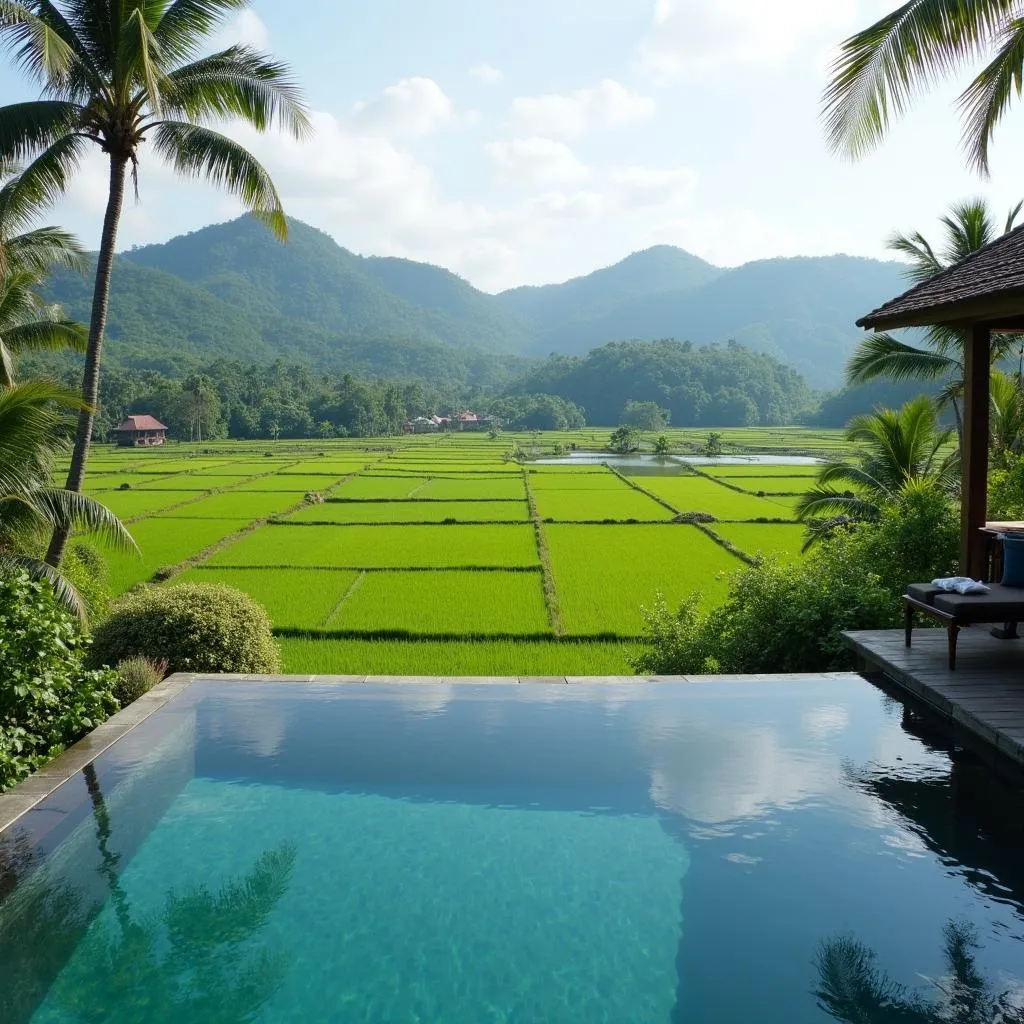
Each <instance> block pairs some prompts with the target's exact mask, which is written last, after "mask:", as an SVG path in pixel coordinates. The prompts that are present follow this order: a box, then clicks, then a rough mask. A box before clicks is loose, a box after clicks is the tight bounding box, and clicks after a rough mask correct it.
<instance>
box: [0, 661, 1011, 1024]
mask: <svg viewBox="0 0 1024 1024" xmlns="http://www.w3.org/2000/svg"><path fill="white" fill-rule="evenodd" d="M1022 812H1024V800H1022V799H1021V791H1020V790H1019V789H1018V788H1017V787H1016V785H1015V784H1013V783H1012V782H1004V781H1000V780H999V779H997V777H996V776H995V775H994V774H993V773H992V771H991V770H990V769H988V768H985V767H984V766H982V765H980V764H977V763H975V762H973V761H972V760H971V759H970V758H969V757H968V756H967V755H965V754H964V753H963V752H962V751H959V750H956V749H950V748H949V746H948V743H947V742H946V741H945V740H944V739H943V738H942V737H935V736H932V735H931V734H930V733H929V732H928V731H927V728H926V725H925V723H923V722H922V721H921V720H919V719H917V718H916V717H915V716H912V715H909V714H908V713H906V712H905V711H904V709H903V708H902V706H901V705H899V704H898V703H896V702H894V701H892V700H890V699H889V698H887V697H886V696H885V695H884V694H883V693H881V692H880V691H879V690H877V689H875V688H874V687H872V686H871V685H870V684H868V683H866V682H864V681H863V680H861V679H859V678H856V677H848V678H839V679H836V678H831V679H822V680H800V681H784V680H780V681H777V682H775V681H743V682H718V683H711V682H709V683H665V682H662V683H643V682H639V681H638V682H636V683H628V684H622V685H619V684H600V683H595V684H589V685H588V684H570V685H545V684H532V685H527V684H524V685H522V686H515V685H505V684H490V685H474V684H468V683H467V684H456V685H451V686H441V685H437V686H434V685H429V684H415V683H401V684H394V685H379V686H378V685H343V684H337V685H331V684H300V683H243V682H220V681H218V682H212V681H211V682H202V681H200V682H197V683H195V684H193V685H192V686H190V687H188V688H187V689H186V690H185V691H184V692H183V693H182V694H181V695H180V696H179V697H177V698H175V699H174V700H173V701H171V702H170V703H169V704H168V705H166V706H165V707H164V708H163V709H162V710H160V711H158V712H157V713H155V714H154V715H152V716H151V717H150V718H149V719H147V720H146V721H145V722H144V723H143V724H142V725H140V726H138V727H137V728H136V729H135V730H134V731H133V732H131V733H129V734H128V735H127V736H126V737H125V738H124V739H122V740H121V741H119V742H118V743H117V744H115V746H114V747H112V748H111V749H110V750H109V751H107V752H106V753H105V754H104V755H102V756H101V757H100V758H99V759H98V760H97V761H96V762H95V763H94V765H93V766H92V767H91V768H90V769H88V770H87V771H86V773H84V774H83V775H82V776H79V777H76V778H75V779H73V780H71V781H69V782H68V783H66V784H65V785H64V786H63V787H61V789H59V790H57V791H56V792H55V793H54V794H53V795H52V796H51V797H49V798H47V800H45V801H44V802H43V803H42V804H41V805H39V806H38V807H37V808H36V809H35V810H33V811H31V812H29V813H28V814H27V815H25V816H24V817H23V818H22V819H21V820H20V821H19V822H18V823H16V825H15V826H13V827H12V828H11V829H8V830H7V832H6V833H3V834H2V835H0V1021H3V1022H4V1024H23V1022H32V1024H44V1022H45V1024H80V1022H97V1024H98V1022H105V1024H106V1022H110V1024H128V1022H132V1024H135V1022H138V1024H143V1022H146V1024H149V1022H158V1024H159V1022H168V1024H170V1022H172V1021H174V1022H190V1024H192V1022H194V1024H221V1022H236V1021H237V1022H241V1021H253V1022H260V1024H263V1022H265V1024H271V1022H274V1024H276V1022H292V1021H294V1022H299V1021H302V1022H318V1021H325V1022H328V1021H329V1022H333V1021H339V1022H349V1021H352V1022H364V1021H365V1022H370V1021H373V1022H391V1021H395V1022H406V1021H410V1022H411V1021H419V1022H432V1021H437V1022H446V1024H447V1022H451V1024H463V1022H465V1024H470V1022H473V1024H476V1022H492V1021H493V1022H508V1024H513V1022H515V1024H520V1022H573V1024H575V1022H580V1024H582V1022H588V1024H593V1022H605V1021H606V1022H638V1024H639V1022H645V1024H646V1022H650V1024H661V1022H665V1024H670V1022H671V1024H679V1022H684V1021H686V1022H690V1021H692V1022H707V1021H715V1022H718V1021H722V1022H730V1021H736V1022H744V1024H747V1022H751V1021H758V1022H764V1024H783V1022H785V1024H789V1022H802V1021H828V1020H849V1021H854V1020H856V1021H861V1022H866V1024H875V1022H877V1024H882V1022H889V1021H895V1020H899V1021H921V1022H925V1021H939V1020H945V1019H949V1020H962V1021H964V1022H968V1021H969V1022H971V1024H998V1022H1003V1021H1014V1020H1020V1019H1024V1017H1018V1016H1013V1014H1015V1013H1017V1010H1016V1007H1018V1006H1020V1005H1024V858H1022V857H1021V853H1022V852H1024V840H1022V834H1021V832H1020V830H1019V826H1020V822H1021V814H1022ZM958 1001H959V1002H958ZM965 1001H967V1002H970V1005H971V1007H972V1009H971V1013H972V1014H973V1015H971V1016H966V1015H963V1014H964V1012H965V1011H964V1010H963V1006H964V1005H966V1002H965ZM954 1004H956V1005H959V1006H960V1011H961V1016H960V1017H955V1016H953V1011H954V1008H955V1007H954Z"/></svg>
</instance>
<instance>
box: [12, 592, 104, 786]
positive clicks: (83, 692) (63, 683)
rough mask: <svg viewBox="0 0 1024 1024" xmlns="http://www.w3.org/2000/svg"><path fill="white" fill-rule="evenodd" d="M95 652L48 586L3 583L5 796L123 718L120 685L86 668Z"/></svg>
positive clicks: (74, 620) (100, 673)
mask: <svg viewBox="0 0 1024 1024" xmlns="http://www.w3.org/2000/svg"><path fill="white" fill-rule="evenodd" d="M88 644H89V641H88V638H87V636H86V635H85V633H84V632H83V630H82V625H81V623H80V622H79V620H78V619H77V618H76V617H75V616H74V615H72V614H71V613H70V612H69V611H68V610H67V609H66V608H65V607H64V605H63V604H61V603H60V602H59V601H58V600H57V598H56V597H54V594H53V588H52V587H51V586H50V584H49V583H46V582H40V581H37V580H33V579H31V578H30V577H29V575H28V574H27V573H24V572H17V573H12V574H10V575H7V576H3V577H0V790H3V789H6V788H7V787H9V786H12V785H14V783H15V782H18V781H19V780H20V779H22V778H24V777H25V776H26V775H28V774H30V773H31V772H33V771H35V770H36V769H37V768H39V767H41V766H42V765H43V764H45V763H46V762H47V761H48V760H49V759H50V758H51V757H55V756H56V755H57V754H59V753H60V752H61V751H62V750H63V749H64V748H65V747H67V746H69V745H70V744H72V743H74V742H76V741H77V740H79V739H80V738H81V737H82V736H84V735H85V734H86V733H87V732H89V731H90V730H91V729H94V728H95V727H96V726H97V725H99V724H100V723H101V722H103V721H105V720H106V719H107V718H109V717H110V715H112V714H113V713H114V712H115V711H117V709H118V703H117V700H116V699H115V697H114V688H115V686H116V685H117V681H118V677H117V675H116V673H114V672H112V671H110V670H107V669H103V670H100V671H88V670H86V669H85V668H84V667H83V656H84V655H85V653H86V651H87V649H88Z"/></svg>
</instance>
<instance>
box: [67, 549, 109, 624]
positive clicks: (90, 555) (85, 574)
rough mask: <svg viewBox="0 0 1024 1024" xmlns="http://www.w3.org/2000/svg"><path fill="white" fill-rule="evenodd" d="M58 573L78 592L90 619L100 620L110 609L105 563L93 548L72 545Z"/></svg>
mask: <svg viewBox="0 0 1024 1024" xmlns="http://www.w3.org/2000/svg"><path fill="white" fill-rule="evenodd" d="M60 571H61V572H62V573H63V574H64V576H65V578H66V579H67V580H68V581H69V582H70V583H71V585H72V586H73V587H74V588H75V590H77V591H78V593H79V596H80V597H81V598H82V601H83V602H84V604H85V609H86V611H87V612H88V613H89V618H90V619H93V620H96V619H101V618H102V617H103V616H104V615H106V614H107V611H108V609H109V608H110V587H109V586H108V584H107V580H108V575H107V563H106V561H105V560H104V558H103V556H102V555H101V554H100V553H99V552H98V551H97V550H96V549H95V548H93V547H90V546H89V545H88V544H82V543H78V544H72V546H71V547H70V548H69V549H68V551H67V554H65V555H64V561H63V562H62V563H61V567H60Z"/></svg>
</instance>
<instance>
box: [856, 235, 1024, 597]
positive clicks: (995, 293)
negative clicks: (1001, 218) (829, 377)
mask: <svg viewBox="0 0 1024 1024" xmlns="http://www.w3.org/2000/svg"><path fill="white" fill-rule="evenodd" d="M934 325H943V326H946V327H953V328H956V329H957V330H959V331H963V332H964V334H965V343H964V400H963V432H964V436H963V448H962V451H961V453H960V457H961V469H962V474H963V487H962V495H961V501H962V504H961V534H960V541H961V548H960V550H961V557H960V572H961V573H963V574H964V575H965V576H973V577H974V578H975V579H983V578H985V574H986V571H987V558H988V539H987V537H986V535H985V534H984V533H983V532H982V531H983V529H984V526H985V519H986V509H987V501H988V496H987V484H988V447H989V372H990V367H991V358H990V345H991V338H992V334H993V332H996V333H1013V332H1024V226H1022V227H1019V228H1015V229H1014V230H1013V231H1011V232H1009V233H1008V234H1006V235H1003V236H1002V237H1001V238H998V239H996V241H994V242H991V243H990V244H989V245H986V246H985V247H984V248H983V249H979V250H978V251H977V252H975V253H972V254H971V255H970V256H968V257H967V259H965V260H962V261H961V262H960V263H957V264H955V265H954V266H952V267H950V268H949V269H947V270H945V271H943V272H942V273H941V274H936V276H935V277H932V278H929V279H928V280H927V281H923V282H922V283H921V284H918V285H915V286H914V287H913V288H911V289H910V290H909V291H906V292H904V293H903V294H902V295H900V296H898V297H897V298H895V299H892V300H890V301H889V302H887V303H885V305H883V306H879V308H878V309H876V310H875V311H874V312H872V313H869V314H868V315H867V316H865V317H862V318H861V319H860V320H858V321H857V326H858V327H864V328H867V329H870V330H873V331H892V330H899V329H900V328H904V327H931V326H934Z"/></svg>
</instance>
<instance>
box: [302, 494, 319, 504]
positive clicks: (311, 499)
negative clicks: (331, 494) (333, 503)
mask: <svg viewBox="0 0 1024 1024" xmlns="http://www.w3.org/2000/svg"><path fill="white" fill-rule="evenodd" d="M302 500H303V501H304V502H305V503H306V504H307V505H322V504H323V503H324V496H323V495H322V494H320V493H319V492H318V491H307V492H306V494H305V496H304V497H303V499H302Z"/></svg>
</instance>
